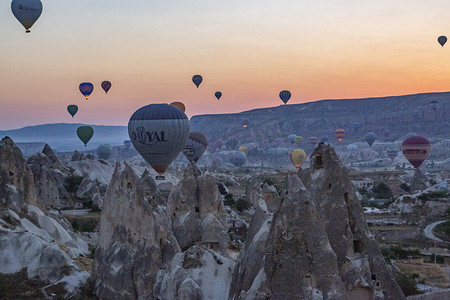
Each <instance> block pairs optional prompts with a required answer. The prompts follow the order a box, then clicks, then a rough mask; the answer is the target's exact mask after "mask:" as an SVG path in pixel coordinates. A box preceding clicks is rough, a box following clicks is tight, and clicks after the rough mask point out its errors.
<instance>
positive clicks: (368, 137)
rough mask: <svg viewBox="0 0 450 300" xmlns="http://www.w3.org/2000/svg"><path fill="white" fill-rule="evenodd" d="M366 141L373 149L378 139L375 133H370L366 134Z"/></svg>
mask: <svg viewBox="0 0 450 300" xmlns="http://www.w3.org/2000/svg"><path fill="white" fill-rule="evenodd" d="M364 139H365V140H366V142H367V144H369V146H371V147H372V144H373V142H375V140H376V139H377V135H376V134H375V133H373V132H368V133H366V136H365V137H364Z"/></svg>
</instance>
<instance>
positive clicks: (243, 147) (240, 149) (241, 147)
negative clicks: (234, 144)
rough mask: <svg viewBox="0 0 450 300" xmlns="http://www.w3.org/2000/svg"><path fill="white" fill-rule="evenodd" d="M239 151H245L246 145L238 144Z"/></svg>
mask: <svg viewBox="0 0 450 300" xmlns="http://www.w3.org/2000/svg"><path fill="white" fill-rule="evenodd" d="M239 151H241V152H244V153H245V152H246V151H247V146H240V147H239Z"/></svg>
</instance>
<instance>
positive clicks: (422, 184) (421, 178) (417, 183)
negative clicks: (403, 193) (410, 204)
mask: <svg viewBox="0 0 450 300" xmlns="http://www.w3.org/2000/svg"><path fill="white" fill-rule="evenodd" d="M428 187H429V184H428V178H427V176H425V174H424V173H423V172H422V170H420V169H419V168H417V169H416V170H415V171H414V176H413V178H412V181H411V191H423V190H425V189H426V188H428Z"/></svg>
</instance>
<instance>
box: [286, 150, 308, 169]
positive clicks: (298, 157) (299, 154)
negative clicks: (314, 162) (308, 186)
mask: <svg viewBox="0 0 450 300" xmlns="http://www.w3.org/2000/svg"><path fill="white" fill-rule="evenodd" d="M289 157H290V159H291V161H292V163H293V164H294V166H296V167H297V168H298V167H301V165H302V164H303V162H304V161H305V160H306V153H305V151H303V150H302V149H294V150H292V151H291V153H290V154H289Z"/></svg>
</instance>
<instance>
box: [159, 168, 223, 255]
mask: <svg viewBox="0 0 450 300" xmlns="http://www.w3.org/2000/svg"><path fill="white" fill-rule="evenodd" d="M167 215H168V216H169V218H170V219H171V225H172V231H173V233H174V235H175V237H176V238H177V240H178V243H179V245H180V247H181V248H182V249H187V248H188V247H189V246H190V245H192V244H194V243H202V244H203V245H205V246H207V247H209V248H211V249H215V250H219V249H220V250H221V251H223V250H224V249H225V248H226V247H227V244H228V242H229V236H228V229H227V220H226V218H227V217H226V212H225V209H224V205H223V200H222V196H221V195H220V192H219V189H218V187H217V184H216V181H215V179H214V177H213V176H212V175H211V174H210V173H208V172H205V173H204V174H201V172H200V170H199V169H198V167H197V166H196V165H195V164H189V165H188V166H187V167H186V170H185V171H184V174H183V178H182V179H181V180H180V182H179V183H178V184H177V185H176V186H174V187H173V189H172V191H171V192H170V195H169V199H168V202H167Z"/></svg>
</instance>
